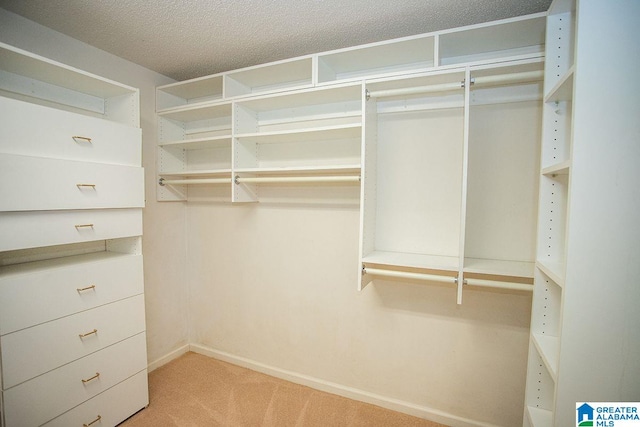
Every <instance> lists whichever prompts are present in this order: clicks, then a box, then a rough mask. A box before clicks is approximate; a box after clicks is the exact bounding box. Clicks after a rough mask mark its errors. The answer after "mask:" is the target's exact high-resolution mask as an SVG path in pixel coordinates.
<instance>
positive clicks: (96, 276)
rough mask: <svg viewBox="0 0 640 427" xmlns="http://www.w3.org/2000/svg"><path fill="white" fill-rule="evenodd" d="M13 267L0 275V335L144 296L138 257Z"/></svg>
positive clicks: (98, 256) (84, 258)
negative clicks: (142, 294) (10, 271)
mask: <svg viewBox="0 0 640 427" xmlns="http://www.w3.org/2000/svg"><path fill="white" fill-rule="evenodd" d="M74 260H75V261H74ZM56 262H57V264H54V263H56ZM31 264H34V265H35V266H38V265H41V266H43V267H42V268H38V267H33V266H32V265H31ZM46 266H51V267H50V268H45V267H46ZM18 267H20V270H19V271H18V272H15V273H9V274H3V275H0V335H5V334H8V333H10V332H15V331H17V330H20V329H24V328H28V327H30V326H34V325H37V324H40V323H44V322H48V321H51V320H54V319H58V318H61V317H63V316H68V315H70V314H75V313H79V312H81V311H85V310H89V309H92V308H94V307H98V306H101V305H104V304H108V303H111V302H114V301H119V300H122V299H124V298H128V297H131V296H133V295H138V294H141V293H143V292H144V282H143V271H142V268H143V266H142V255H125V254H111V253H109V252H105V253H100V254H89V255H80V256H76V257H69V258H66V259H62V260H50V261H45V262H40V263H29V264H27V265H25V266H22V265H21V266H18ZM27 267H30V268H27ZM51 301H55V304H51Z"/></svg>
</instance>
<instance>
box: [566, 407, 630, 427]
mask: <svg viewBox="0 0 640 427" xmlns="http://www.w3.org/2000/svg"><path fill="white" fill-rule="evenodd" d="M576 426H578V427H630V426H636V427H640V403H639V402H584V403H581V402H578V403H576Z"/></svg>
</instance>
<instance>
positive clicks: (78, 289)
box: [76, 285, 96, 292]
mask: <svg viewBox="0 0 640 427" xmlns="http://www.w3.org/2000/svg"><path fill="white" fill-rule="evenodd" d="M95 289H96V285H91V286H87V287H86V288H77V289H76V291H78V292H84V291H91V290H94V291H95Z"/></svg>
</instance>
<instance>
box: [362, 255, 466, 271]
mask: <svg viewBox="0 0 640 427" xmlns="http://www.w3.org/2000/svg"><path fill="white" fill-rule="evenodd" d="M362 262H363V263H365V264H377V265H386V266H391V267H406V268H422V269H429V270H443V271H452V272H457V271H458V267H459V263H460V260H459V258H458V257H452V256H442V255H429V254H414V253H404V252H388V251H373V252H371V253H369V254H366V255H365V256H363V257H362Z"/></svg>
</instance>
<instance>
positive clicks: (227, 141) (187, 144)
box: [159, 134, 231, 150]
mask: <svg viewBox="0 0 640 427" xmlns="http://www.w3.org/2000/svg"><path fill="white" fill-rule="evenodd" d="M159 146H160V147H165V148H171V147H176V148H183V149H185V150H202V149H206V148H217V147H225V146H229V147H230V146H231V135H230V134H229V135H223V136H214V137H206V138H193V139H185V140H179V141H167V142H161V143H160V144H159Z"/></svg>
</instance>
